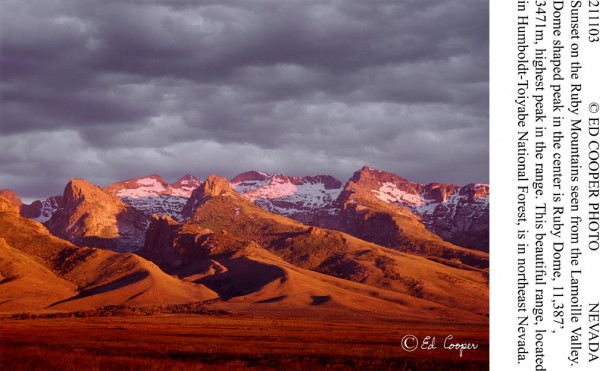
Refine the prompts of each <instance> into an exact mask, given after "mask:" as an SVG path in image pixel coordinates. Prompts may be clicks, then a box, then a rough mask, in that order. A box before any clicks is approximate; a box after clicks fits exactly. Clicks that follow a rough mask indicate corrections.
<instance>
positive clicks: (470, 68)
mask: <svg viewBox="0 0 600 371" xmlns="http://www.w3.org/2000/svg"><path fill="white" fill-rule="evenodd" d="M2 8H3V9H2V10H3V11H2V20H1V22H0V27H1V30H0V31H1V33H0V35H1V36H0V38H1V53H0V67H1V75H2V86H1V111H0V134H1V135H0V188H12V189H15V190H17V191H19V192H20V195H21V196H22V197H25V198H34V197H45V196H48V195H49V194H57V193H60V191H61V190H62V186H63V185H64V184H65V182H66V179H68V178H71V177H84V178H86V179H88V180H90V181H92V182H93V183H96V184H101V185H107V184H110V183H112V182H114V181H115V180H118V179H125V178H130V177H135V176H140V175H144V174H147V173H154V172H157V173H160V174H163V175H164V176H166V177H167V178H169V177H171V178H172V179H168V180H171V181H172V180H175V179H176V178H178V177H179V176H181V175H183V174H184V173H187V172H191V173H193V174H194V175H197V176H200V177H202V178H205V177H206V176H208V175H209V174H210V173H212V172H218V173H220V174H222V175H226V176H233V175H236V174H237V173H240V172H242V171H246V170H249V169H257V170H263V171H268V172H283V173H286V174H290V175H309V174H312V173H315V172H321V173H328V174H331V175H334V176H337V177H338V178H341V179H346V178H348V177H349V176H350V174H351V173H352V172H353V171H355V170H357V169H359V168H360V167H361V166H362V165H365V164H367V165H370V166H373V167H376V168H382V169H386V170H388V171H392V172H395V173H397V174H399V175H401V176H404V177H406V178H409V179H411V180H414V181H418V182H430V181H444V182H455V183H459V184H465V183H468V182H486V181H487V177H488V175H487V173H488V170H487V167H488V154H487V152H488V108H487V107H488V60H487V58H488V2H487V1H485V0H451V1H450V0H445V1H442V0H435V1H432V0H407V1H396V0H393V1H392V0H379V1H368V2H366V1H363V0H345V1H315V0H307V1H302V2H290V1H272V0H269V1H267V0H244V1H241V0H240V1H233V0H219V1H202V2H198V1H189V0H172V1H167V0H155V1H141V0H134V1H116V0H112V1H111V0H106V1H91V0H78V1H74V0H71V1H69V0H47V1H42V2H31V1H19V0H6V1H3V5H2Z"/></svg>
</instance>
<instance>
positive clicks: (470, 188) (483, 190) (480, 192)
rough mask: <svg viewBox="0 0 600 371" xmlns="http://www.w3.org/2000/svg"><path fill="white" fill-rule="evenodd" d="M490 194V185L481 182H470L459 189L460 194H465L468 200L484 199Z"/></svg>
mask: <svg viewBox="0 0 600 371" xmlns="http://www.w3.org/2000/svg"><path fill="white" fill-rule="evenodd" d="M489 194H490V185H489V184H481V183H471V184H467V185H466V186H464V187H462V188H461V189H460V195H464V196H467V197H468V198H469V201H475V200H478V199H484V198H486V197H487V196H489Z"/></svg>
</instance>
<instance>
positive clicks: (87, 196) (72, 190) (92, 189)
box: [63, 178, 110, 205]
mask: <svg viewBox="0 0 600 371" xmlns="http://www.w3.org/2000/svg"><path fill="white" fill-rule="evenodd" d="M107 196H108V195H107V194H106V192H105V191H104V190H103V189H102V188H100V187H98V186H95V185H93V184H92V183H90V182H88V181H87V180H84V179H79V178H75V179H71V180H70V181H69V183H67V186H66V187H65V190H64V193H63V200H64V203H65V205H71V204H75V203H79V202H82V201H84V200H92V201H96V200H98V201H99V200H101V199H106V198H110V197H107Z"/></svg>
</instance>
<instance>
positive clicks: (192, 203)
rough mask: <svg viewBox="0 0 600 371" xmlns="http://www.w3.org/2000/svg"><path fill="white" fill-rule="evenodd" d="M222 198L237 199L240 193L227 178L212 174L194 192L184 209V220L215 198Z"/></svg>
mask: <svg viewBox="0 0 600 371" xmlns="http://www.w3.org/2000/svg"><path fill="white" fill-rule="evenodd" d="M220 196H227V197H235V196H238V193H237V192H236V191H234V190H233V188H232V187H231V184H230V183H229V181H227V179H226V178H224V177H221V176H218V175H215V174H212V175H211V176H209V177H208V178H206V180H205V181H204V183H202V184H201V185H200V186H199V187H198V188H196V189H195V190H194V191H193V192H192V195H191V196H190V198H189V200H188V201H187V203H186V204H185V206H184V207H183V211H182V215H183V218H184V219H187V218H190V217H191V216H192V215H193V214H194V210H196V208H197V207H198V206H200V205H202V204H204V203H205V202H206V201H208V200H210V199H211V198H213V197H220Z"/></svg>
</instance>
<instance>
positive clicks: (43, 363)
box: [0, 314, 488, 371]
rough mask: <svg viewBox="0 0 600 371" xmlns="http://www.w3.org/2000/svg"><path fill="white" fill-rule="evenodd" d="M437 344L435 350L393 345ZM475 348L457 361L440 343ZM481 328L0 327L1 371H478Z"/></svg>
mask: <svg viewBox="0 0 600 371" xmlns="http://www.w3.org/2000/svg"><path fill="white" fill-rule="evenodd" d="M407 334H412V335H415V336H416V337H417V338H419V339H423V338H424V337H425V336H435V337H436V348H437V349H435V350H420V349H417V350H416V351H414V352H406V351H404V350H403V349H402V346H401V340H402V338H403V337H404V336H405V335H407ZM449 334H452V335H453V336H454V341H457V342H469V343H476V344H478V348H477V349H476V350H466V351H464V353H463V356H462V358H461V357H460V356H459V352H458V351H457V350H449V349H443V340H444V338H445V337H446V336H447V335H449ZM487 338H488V328H487V325H460V324H455V325H448V324H436V323H406V322H393V321H385V322H384V321H369V320H364V321H361V322H357V321H348V320H343V319H340V320H323V319H301V318H296V319H289V318H288V319H283V318H276V317H269V316H257V315H253V316H250V315H239V314H238V315H236V314H226V315H192V314H155V315H151V316H124V317H88V318H38V319H26V320H20V319H12V318H9V317H4V318H3V319H1V320H0V369H2V370H15V371H18V370H33V369H43V370H73V369H85V370H106V369H110V370H171V369H186V370H202V369H211V370H215V369H219V370H238V369H249V368H253V369H303V370H308V369H311V370H312V369H371V370H379V369H394V370H486V369H487V368H488V343H487Z"/></svg>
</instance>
